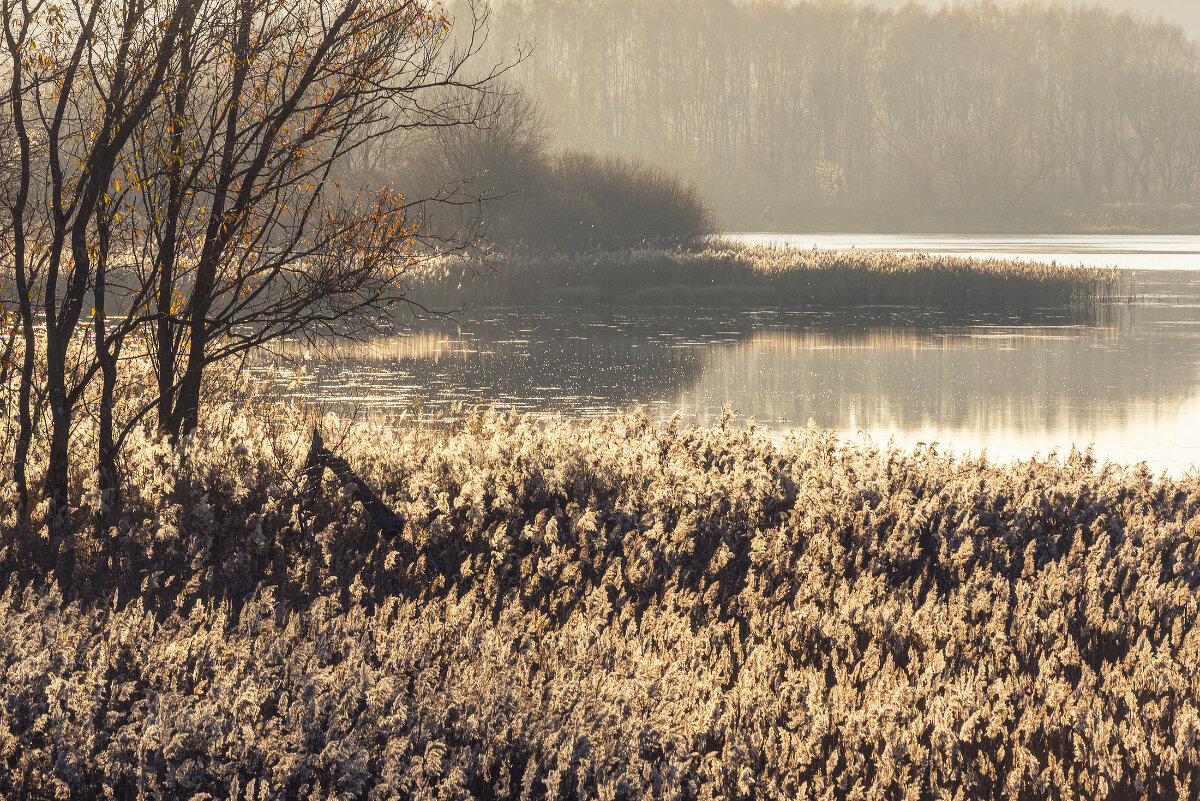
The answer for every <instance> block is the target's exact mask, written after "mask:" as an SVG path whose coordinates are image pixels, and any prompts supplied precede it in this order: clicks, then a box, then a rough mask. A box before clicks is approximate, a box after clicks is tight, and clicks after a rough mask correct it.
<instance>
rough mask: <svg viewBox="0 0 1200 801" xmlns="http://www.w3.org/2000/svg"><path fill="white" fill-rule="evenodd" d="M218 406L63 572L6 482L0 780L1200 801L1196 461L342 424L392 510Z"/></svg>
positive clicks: (127, 470) (84, 438) (341, 445)
mask: <svg viewBox="0 0 1200 801" xmlns="http://www.w3.org/2000/svg"><path fill="white" fill-rule="evenodd" d="M201 421H202V422H201V426H200V429H199V430H198V431H197V432H196V434H195V436H194V437H191V438H189V439H187V440H186V441H185V442H184V443H183V444H182V445H180V446H178V447H173V446H171V445H169V444H167V443H165V442H163V441H160V440H158V439H157V438H155V437H154V436H153V435H152V434H151V432H150V431H149V430H145V431H141V432H140V433H139V434H138V435H136V436H135V437H134V441H132V442H131V443H130V447H129V449H128V456H127V458H126V459H125V460H124V461H123V465H122V469H123V475H124V478H125V482H126V488H127V495H126V499H125V510H124V513H123V516H122V519H121V522H120V525H119V526H118V527H117V528H116V529H115V530H112V531H105V532H96V531H92V530H90V529H88V528H87V526H86V525H85V526H83V527H82V528H80V529H79V530H78V531H77V532H76V537H75V539H74V540H72V542H71V543H70V545H71V550H70V553H71V554H73V557H72V558H73V559H74V566H73V567H72V566H71V565H67V566H66V567H65V570H66V572H65V573H63V574H61V575H59V576H58V578H57V579H55V578H53V573H52V572H51V566H52V565H55V564H56V563H57V564H60V565H61V555H62V554H63V553H64V551H63V550H62V549H63V547H64V546H65V543H54V542H52V541H51V540H50V539H49V536H48V534H47V532H46V531H45V530H43V529H40V528H39V529H36V530H35V531H33V532H31V533H30V535H29V536H28V537H27V538H25V539H23V540H22V539H19V538H18V537H17V535H16V534H15V533H14V525H13V524H14V520H13V514H14V512H13V502H14V496H13V490H12V485H11V477H10V476H8V475H6V474H5V475H3V482H0V521H3V528H2V537H3V539H2V540H0V566H2V567H3V574H2V576H3V578H4V587H5V589H4V590H3V591H2V592H0V797H4V798H49V797H56V798H65V799H72V798H79V799H82V798H102V797H115V798H197V797H200V798H206V797H212V798H253V799H259V800H261V801H273V800H274V799H281V800H282V799H295V798H332V797H337V798H353V799H375V798H378V799H444V798H484V799H514V800H515V799H518V798H520V799H584V798H610V799H635V798H637V799H642V798H650V799H656V798H662V799H701V798H726V799H774V798H781V799H782V798H788V799H792V798H808V799H818V798H839V799H840V798H847V799H848V798H867V799H869V798H966V799H976V798H994V799H1015V800H1018V801H1021V800H1026V799H1027V800H1028V801H1033V800H1034V799H1038V800H1039V801H1040V800H1041V799H1047V798H1088V799H1095V800H1097V801H1103V800H1104V799H1128V798H1139V799H1178V798H1196V797H1200V702H1198V701H1197V699H1198V698H1200V568H1197V564H1198V562H1200V479H1198V478H1197V477H1195V476H1192V477H1187V478H1156V477H1154V476H1152V475H1151V474H1149V473H1148V472H1147V471H1146V470H1145V469H1141V468H1135V469H1130V470H1124V469H1119V468H1114V467H1103V468H1101V467H1100V466H1098V465H1096V464H1094V463H1093V462H1092V461H1091V459H1090V458H1089V457H1088V456H1087V455H1086V454H1079V453H1074V454H1071V455H1069V456H1064V457H1062V458H1059V459H1051V460H1049V461H1029V462H1020V463H1013V464H993V463H990V462H987V461H984V460H968V461H961V460H956V459H954V458H952V457H950V456H947V455H944V454H940V453H937V452H935V451H934V450H931V449H921V450H917V451H913V452H904V451H898V450H891V449H888V450H880V449H876V448H871V447H862V446H854V445H846V444H844V443H839V442H838V441H837V440H836V438H835V437H834V436H833V435H831V434H829V433H824V432H820V431H816V430H802V431H799V432H796V433H794V434H792V435H790V436H788V437H786V438H784V439H783V440H782V441H777V440H775V439H773V438H772V437H770V436H768V434H766V433H764V432H762V431H759V430H745V429H739V428H737V427H734V426H731V425H729V424H728V422H727V421H725V420H723V421H721V422H719V423H717V424H716V425H714V426H712V427H707V428H689V427H682V426H678V425H669V426H666V427H660V426H656V425H653V424H651V423H649V422H648V421H647V420H646V419H645V418H644V417H642V416H639V415H625V416H617V417H612V418H609V419H605V420H599V421H592V422H568V421H560V422H549V423H544V422H543V423H539V422H536V421H534V420H531V419H528V418H521V417H516V416H508V415H498V414H495V413H492V412H481V413H476V414H464V415H463V416H461V417H460V418H459V422H457V423H455V424H454V426H453V427H452V428H450V429H447V428H446V427H445V426H439V427H431V426H428V425H425V424H423V423H419V422H418V423H408V424H401V425H390V426H389V425H381V424H379V423H377V422H372V423H361V424H355V425H347V424H344V423H339V422H338V421H336V420H333V419H326V420H325V421H324V426H325V431H326V435H327V436H326V439H327V441H329V442H330V443H334V447H335V448H336V449H337V451H338V452H339V453H340V454H341V455H342V456H344V457H345V459H346V460H347V462H348V463H349V465H350V467H351V468H353V469H354V470H355V471H356V472H357V473H358V475H359V476H360V477H361V478H362V479H364V480H365V481H366V482H367V483H368V484H370V485H371V486H372V487H373V488H374V489H375V490H376V491H377V493H378V494H379V496H380V497H381V498H382V500H383V502H384V503H385V504H387V505H388V506H389V507H390V508H391V509H392V510H394V511H395V512H396V513H398V514H400V515H402V516H403V517H404V520H405V522H404V525H403V530H402V531H400V532H398V533H396V534H394V535H393V534H382V533H380V532H379V531H378V530H374V529H372V528H371V526H370V525H369V522H368V516H367V514H366V512H365V510H364V509H363V507H362V505H361V504H359V503H357V502H356V501H354V500H353V498H352V497H351V495H350V494H349V493H348V492H346V490H345V489H344V488H343V487H342V486H341V485H340V483H339V481H338V480H336V479H335V477H334V476H333V474H332V473H326V474H325V475H324V477H323V478H322V479H321V480H320V481H319V482H318V483H316V484H310V483H309V478H308V476H307V475H306V472H305V470H304V463H305V455H306V452H307V451H308V449H309V436H308V432H309V430H310V428H309V426H310V425H311V424H312V420H311V419H310V418H308V417H306V415H305V413H304V412H303V411H302V410H300V409H297V408H293V407H288V406H286V405H273V406H271V407H270V410H269V411H268V410H267V407H266V406H265V405H264V406H261V407H258V408H256V409H251V410H249V411H248V410H247V407H246V405H245V403H244V402H243V401H237V402H232V401H230V402H220V403H215V404H214V405H212V406H211V407H209V408H207V409H206V411H205V414H204V415H202V417H201ZM89 425H90V424H86V423H85V424H81V428H80V431H79V436H78V440H77V444H78V445H79V447H81V448H85V449H86V448H88V447H90V446H89V444H88V440H89V439H90V438H94V436H95V431H93V430H91V428H89ZM34 452H35V453H36V454H39V459H38V460H35V462H36V464H35V466H34V471H33V472H34V474H35V475H36V474H37V470H38V469H41V470H43V471H44V466H43V467H41V468H38V467H37V464H42V461H41V460H42V459H43V458H44V449H43V448H42V447H41V445H40V444H39V446H38V447H36V448H35V449H34ZM6 454H7V452H6ZM2 464H3V465H4V466H7V465H10V464H11V460H10V459H7V458H6V459H4V460H3V463H2ZM4 466H0V470H5V469H10V468H6V467H4ZM94 482H95V477H94V476H88V475H87V472H86V469H85V470H83V471H82V472H81V474H80V475H78V476H74V477H73V484H72V486H73V487H74V488H75V491H76V492H78V493H79V494H78V495H77V497H76V502H77V503H78V504H79V505H80V506H81V507H85V506H86V505H87V504H91V503H95V501H96V498H95V493H94V491H92V490H89V487H91V486H93V485H94ZM80 519H81V520H86V519H87V515H86V513H84V514H81V517H80ZM60 569H61V568H60Z"/></svg>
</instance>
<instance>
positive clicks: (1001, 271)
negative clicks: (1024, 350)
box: [414, 242, 1130, 308]
mask: <svg viewBox="0 0 1200 801" xmlns="http://www.w3.org/2000/svg"><path fill="white" fill-rule="evenodd" d="M491 266H494V267H496V268H497V269H498V270H499V274H496V273H495V272H494V271H493V270H491V269H486V270H485V269H482V268H481V265H477V264H473V263H471V262H464V261H461V260H460V261H450V260H444V261H441V262H439V263H437V264H435V265H433V266H432V268H431V269H430V270H429V271H428V272H426V273H425V274H423V275H422V276H421V277H420V278H418V279H417V282H416V284H415V286H414V294H419V295H421V297H423V298H427V299H429V300H431V301H432V302H434V303H439V302H440V303H443V304H455V303H463V302H466V303H473V304H477V305H488V304H499V305H549V304H556V303H562V302H567V303H575V304H580V305H584V304H590V303H613V304H645V305H713V306H764V305H767V306H802V305H813V306H863V305H877V304H882V305H930V306H943V307H952V308H1004V307H1038V306H1040V307H1046V306H1062V305H1068V304H1079V303H1097V302H1112V301H1119V300H1124V299H1127V298H1128V297H1129V295H1130V287H1129V286H1128V283H1127V281H1126V279H1123V278H1122V276H1121V274H1120V273H1119V272H1118V271H1116V270H1111V269H1093V268H1083V267H1069V266H1066V265H1058V264H1040V263H1036V262H1025V261H1004V260H999V259H964V258H958V257H953V256H941V255H921V254H918V255H900V254H896V253H890V252H878V251H846V252H836V251H818V250H797V249H790V248H771V247H765V246H751V245H741V244H732V243H725V242H713V243H710V244H706V245H702V246H693V247H679V248H633V249H626V250H619V251H595V252H590V253H584V254H575V255H573V254H567V253H562V252H557V251H520V250H517V251H513V252H511V253H509V254H507V255H506V256H504V257H502V258H500V259H499V260H498V263H497V264H496V265H491Z"/></svg>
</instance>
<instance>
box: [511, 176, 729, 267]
mask: <svg viewBox="0 0 1200 801" xmlns="http://www.w3.org/2000/svg"><path fill="white" fill-rule="evenodd" d="M539 178H540V179H539V180H536V181H531V182H529V188H528V189H526V190H525V195H524V197H522V198H521V201H520V203H519V204H518V206H517V211H516V212H515V214H514V215H513V216H512V217H511V218H510V219H509V221H508V223H507V225H506V226H505V227H504V228H503V229H501V231H500V232H499V239H500V240H501V242H502V243H506V242H507V243H512V242H518V241H519V242H522V243H524V244H526V245H528V246H533V247H549V248H555V249H559V250H562V251H566V252H581V251H586V250H593V249H596V248H601V249H618V248H627V247H634V246H642V245H646V244H653V245H660V246H662V245H674V244H685V243H689V242H693V241H696V240H698V239H701V238H703V237H705V236H708V235H710V234H712V233H715V231H716V223H715V219H714V217H713V213H712V209H711V208H710V207H709V205H708V202H707V201H706V200H705V199H704V198H703V197H702V196H701V195H700V192H699V190H697V189H696V187H695V185H694V184H690V183H687V182H685V181H684V180H683V179H681V178H680V177H679V176H678V175H675V174H674V173H671V172H668V171H666V170H663V169H659V168H656V167H650V166H647V165H645V164H640V163H637V162H629V161H622V160H619V159H615V158H608V159H601V158H598V157H596V156H592V155H588V154H584V153H563V154H560V155H558V156H556V157H553V158H551V159H550V160H548V162H547V163H546V164H545V165H544V167H543V168H542V172H541V174H540V176H539Z"/></svg>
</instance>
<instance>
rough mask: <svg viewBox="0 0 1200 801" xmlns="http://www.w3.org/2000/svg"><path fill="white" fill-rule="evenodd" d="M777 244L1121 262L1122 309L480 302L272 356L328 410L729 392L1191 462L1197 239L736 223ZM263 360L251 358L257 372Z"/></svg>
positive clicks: (761, 418)
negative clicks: (380, 334)
mask: <svg viewBox="0 0 1200 801" xmlns="http://www.w3.org/2000/svg"><path fill="white" fill-rule="evenodd" d="M739 238H740V239H742V240H743V241H753V242H758V243H764V244H774V245H776V246H788V247H805V248H807V247H812V246H813V245H814V244H815V245H817V246H820V247H823V248H825V247H835V248H837V249H846V248H851V247H856V248H862V249H868V248H886V249H893V250H899V251H908V252H911V251H918V250H919V251H923V252H940V253H960V254H963V255H972V256H1003V257H1020V258H1029V259H1034V260H1046V261H1051V260H1057V261H1058V262H1059V263H1070V264H1074V263H1085V264H1097V265H1114V266H1119V267H1120V268H1122V269H1126V270H1130V271H1131V277H1132V280H1133V282H1134V291H1135V292H1136V293H1137V296H1138V297H1137V301H1136V302H1135V303H1134V304H1132V305H1130V306H1122V307H1115V308H1100V309H1073V310H1034V311H1025V312H1021V313H1020V314H999V313H959V312H947V311H942V310H931V309H921V308H903V307H874V308H861V309H853V310H848V311H844V310H838V311H831V310H822V309H787V310H781V309H762V310H754V311H749V312H747V311H738V310H724V309H702V310H696V311H683V310H679V309H646V308H597V309H583V310H580V309H563V310H559V309H517V308H504V309H480V310H473V311H468V312H464V313H462V314H460V315H458V316H457V318H456V319H455V320H454V321H445V320H424V321H418V322H417V323H416V324H414V326H413V330H412V333H411V334H410V335H409V336H406V337H401V338H396V339H390V340H387V341H379V342H373V343H368V344H351V345H346V346H342V347H338V348H337V349H336V351H335V352H333V353H329V352H319V353H311V352H304V351H302V350H301V349H300V348H299V347H298V346H290V347H284V348H283V352H282V355H281V357H280V359H279V361H278V363H277V364H276V368H277V370H278V372H279V373H280V374H281V375H282V376H283V377H281V378H280V379H279V380H280V385H281V386H283V385H284V384H291V383H293V379H292V378H291V377H290V375H288V374H290V373H291V371H292V370H293V368H294V367H295V366H296V365H299V366H300V369H301V372H302V376H301V377H300V378H299V380H298V381H296V382H294V385H295V386H294V389H293V390H292V392H293V393H294V394H295V395H297V396H299V397H302V398H305V399H307V400H310V401H312V402H314V403H318V404H320V405H322V406H324V407H326V408H329V409H330V410H334V411H337V412H339V413H341V414H348V413H353V414H360V415H361V414H377V413H381V412H382V413H396V412H401V411H403V410H405V409H410V408H411V407H412V405H413V402H414V400H415V399H417V398H418V397H419V398H420V402H421V403H422V404H423V405H424V407H425V408H427V409H449V408H450V407H451V406H452V405H453V404H455V403H458V402H462V403H467V404H477V403H478V404H484V405H487V404H493V403H494V404H495V405H496V406H498V407H503V408H515V409H517V410H519V411H522V412H529V413H533V414H537V415H555V414H562V415H567V416H576V417H590V416H596V415H603V414H608V413H611V412H614V411H619V410H628V409H632V408H635V407H642V408H644V409H645V410H646V411H647V413H648V414H649V415H650V416H651V417H652V418H653V419H656V420H665V419H668V418H670V417H671V416H672V415H673V414H674V413H675V412H676V411H680V412H682V413H683V414H684V415H685V419H687V420H694V421H696V422H700V423H704V422H707V421H709V420H712V419H714V418H715V417H717V416H718V415H719V414H720V413H721V410H722V408H723V407H724V406H725V404H726V403H729V404H731V406H732V408H733V410H735V412H736V415H737V419H738V420H740V421H745V420H747V419H748V418H750V417H754V418H755V419H756V420H757V422H758V423H759V424H761V425H765V426H769V427H770V428H771V429H772V430H773V431H774V432H777V433H780V434H782V433H784V432H786V431H788V430H789V429H791V428H794V427H797V426H804V425H807V424H808V423H809V421H810V420H811V421H812V422H813V423H814V424H815V425H817V426H820V427H823V428H837V429H839V430H840V431H841V432H842V433H843V435H844V436H846V437H847V438H857V439H863V438H865V439H870V440H871V441H873V442H875V443H879V444H884V443H886V442H887V441H888V440H889V439H894V440H895V441H896V443H897V444H900V445H904V446H911V445H914V444H916V443H920V442H924V443H933V442H937V443H939V444H940V446H941V447H943V448H948V449H951V450H954V451H956V452H959V453H974V454H978V453H980V452H981V451H985V450H986V453H987V454H988V455H989V457H994V458H1001V459H1008V458H1028V457H1029V456H1032V455H1034V454H1040V455H1043V456H1044V455H1046V454H1048V453H1049V452H1051V451H1053V450H1058V451H1060V452H1064V451H1066V450H1068V449H1070V447H1071V446H1078V447H1085V446H1087V445H1089V444H1094V446H1095V453H1096V455H1097V456H1098V457H1100V458H1101V459H1111V460H1114V461H1117V462H1120V463H1123V464H1130V463H1134V462H1140V461H1145V462H1147V463H1148V464H1149V465H1150V467H1151V468H1152V469H1154V470H1155V471H1161V470H1167V471H1170V472H1172V473H1177V474H1181V473H1185V472H1188V471H1189V470H1192V469H1193V468H1194V467H1195V466H1200V269H1198V268H1200V237H1113V236H1105V237H1070V238H1067V237H961V236H955V237H932V236H931V237H902V236H886V237H885V236H875V235H869V236H867V235H864V236H859V235H821V236H814V235H793V236H780V235H766V234H764V235H752V234H751V235H743V236H741V237H739ZM256 369H259V370H265V366H264V365H260V366H259V367H258V368H256Z"/></svg>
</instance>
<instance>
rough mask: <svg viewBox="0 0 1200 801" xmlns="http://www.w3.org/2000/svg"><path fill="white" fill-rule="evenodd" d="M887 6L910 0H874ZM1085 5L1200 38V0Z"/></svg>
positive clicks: (1015, 0) (1002, 1)
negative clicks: (1154, 20)
mask: <svg viewBox="0 0 1200 801" xmlns="http://www.w3.org/2000/svg"><path fill="white" fill-rule="evenodd" d="M920 1H921V2H923V3H924V4H925V5H927V6H940V5H945V4H946V3H944V2H942V0H920ZM872 2H874V3H875V4H876V5H880V6H885V7H898V6H902V5H904V4H905V3H907V2H909V0H872ZM995 2H996V3H997V4H998V5H1018V4H1020V3H1023V2H1026V0H995ZM1084 5H1101V6H1108V7H1109V8H1112V9H1115V10H1117V11H1135V12H1139V13H1142V14H1145V15H1147V16H1151V17H1160V18H1162V19H1165V20H1168V21H1170V22H1177V23H1179V24H1180V25H1182V26H1183V27H1184V28H1185V29H1186V30H1187V32H1188V34H1189V35H1190V36H1191V37H1192V38H1193V39H1200V0H1088V2H1085V3H1084Z"/></svg>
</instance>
